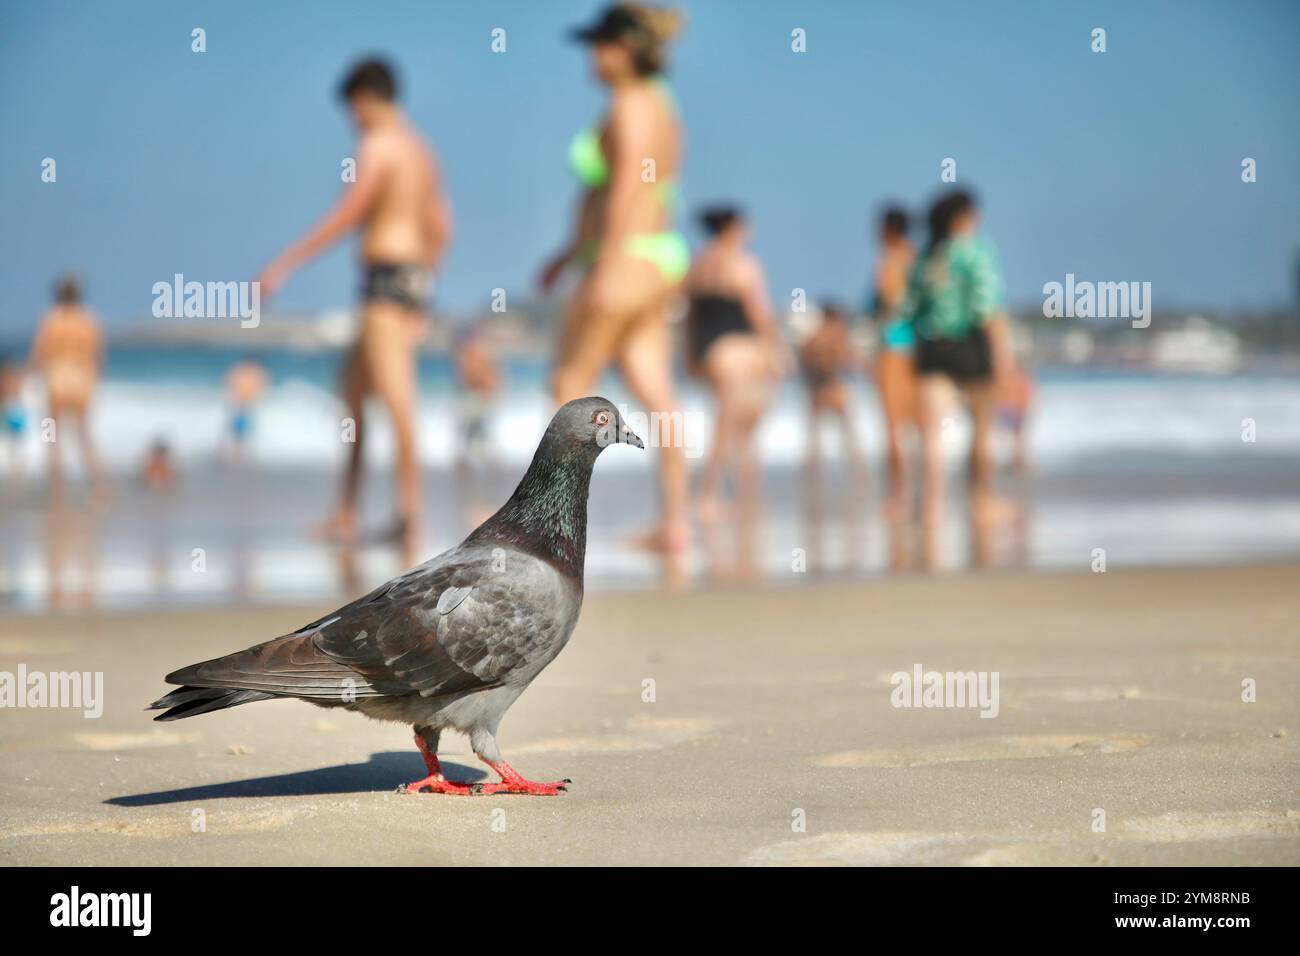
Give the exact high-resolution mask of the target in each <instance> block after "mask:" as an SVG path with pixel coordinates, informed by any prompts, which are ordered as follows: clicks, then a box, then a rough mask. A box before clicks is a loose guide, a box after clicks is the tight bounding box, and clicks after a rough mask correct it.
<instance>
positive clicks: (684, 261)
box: [577, 229, 691, 283]
mask: <svg viewBox="0 0 1300 956" xmlns="http://www.w3.org/2000/svg"><path fill="white" fill-rule="evenodd" d="M623 251H624V252H626V253H627V254H628V255H629V256H631V257H632V258H634V259H644V260H645V261H646V262H649V263H650V264H651V265H653V266H654V267H655V268H657V269H658V270H659V272H660V273H661V274H662V275H663V277H664V278H665V279H666V280H668V281H669V282H674V283H675V282H681V281H682V279H684V278H685V277H686V272H687V270H688V269H690V267H691V248H690V246H688V245H687V244H686V238H685V237H684V236H683V235H682V234H681V233H680V232H678V231H677V230H676V229H665V230H664V231H663V232H642V233H638V234H637V235H634V236H628V237H627V238H626V239H624V240H623ZM595 259H596V249H595V246H592V245H589V246H587V247H586V248H584V249H583V250H582V252H581V253H580V254H579V255H578V257H577V261H578V262H581V263H583V264H585V265H590V264H591V263H592V262H594V261H595Z"/></svg>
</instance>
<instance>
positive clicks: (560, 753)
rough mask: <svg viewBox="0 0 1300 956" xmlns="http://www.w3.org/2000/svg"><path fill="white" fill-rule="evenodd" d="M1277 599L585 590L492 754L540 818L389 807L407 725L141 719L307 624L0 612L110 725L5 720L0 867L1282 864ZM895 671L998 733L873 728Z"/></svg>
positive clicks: (1287, 834)
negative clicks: (929, 675) (533, 793)
mask: <svg viewBox="0 0 1300 956" xmlns="http://www.w3.org/2000/svg"><path fill="white" fill-rule="evenodd" d="M1298 575H1300V565H1296V564H1277V565H1256V566H1253V567H1232V568H1224V569H1177V570H1127V569H1112V570H1111V571H1109V572H1107V573H1105V574H1089V573H1068V574H1063V573H1024V572H1014V573H1012V572H1007V573H990V574H964V575H954V576H947V577H920V576H915V577H899V578H895V579H891V580H887V581H875V582H867V583H856V584H834V583H817V584H804V585H788V586H782V587H777V586H768V587H766V588H764V589H761V590H758V589H755V590H722V591H714V592H709V593H691V594H685V595H681V596H677V597H672V598H666V597H665V596H663V595H661V594H658V593H637V594H630V595H624V596H618V595H612V594H601V595H592V596H590V597H589V598H588V603H587V608H586V610H585V612H584V615H583V618H582V621H581V623H580V625H579V628H578V631H577V633H576V634H575V636H574V638H573V641H572V642H571V644H570V645H569V647H568V648H567V649H566V650H565V652H564V653H563V654H562V655H561V656H560V658H559V659H558V660H557V661H556V663H555V664H554V665H552V667H551V668H550V669H549V670H548V671H546V672H545V673H544V674H543V675H542V676H541V677H540V678H539V679H538V681H537V682H536V683H535V684H534V685H533V687H532V688H530V689H529V690H528V691H527V692H526V693H525V694H524V696H523V697H522V698H521V699H520V701H519V702H518V703H517V704H516V705H515V707H514V708H513V709H512V710H511V711H510V712H509V714H508V715H507V717H506V719H505V722H504V723H503V725H502V729H501V734H500V737H499V739H500V742H501V745H502V748H503V750H504V752H505V754H506V757H507V759H509V760H510V761H511V762H512V763H513V764H514V765H515V766H516V767H517V768H518V769H520V770H521V772H523V773H525V774H526V775H529V776H532V777H534V778H535V779H555V778H557V777H565V776H567V777H571V778H572V779H573V781H574V782H573V785H572V788H571V790H570V792H569V793H567V794H565V795H563V796H560V797H556V798H527V797H477V798H458V797H447V796H435V795H432V794H420V795H399V794H397V793H394V792H393V790H394V788H395V787H396V786H397V785H398V784H399V783H401V782H403V781H405V780H410V779H414V778H415V777H416V776H419V775H422V774H421V770H422V764H421V761H420V758H419V756H418V754H417V753H416V751H415V749H414V748H413V747H412V746H411V743H410V735H409V732H408V730H407V729H406V728H403V727H401V726H399V725H395V724H378V723H373V722H370V721H367V720H366V719H364V718H362V717H360V716H357V715H354V714H347V713H343V712H331V711H325V710H320V709H317V708H313V707H310V706H308V705H305V704H301V703H296V702H272V703H262V704H255V705H251V706H247V707H241V708H237V709H234V710H231V711H227V712H223V713H219V714H212V715H206V716H203V717H199V718H195V719H193V720H186V721H179V722H175V723H168V724H159V723H154V722H152V721H151V720H150V719H149V717H150V715H149V714H147V713H145V712H144V711H143V710H142V709H141V708H142V707H143V706H144V705H145V704H146V703H148V702H149V701H150V700H152V699H154V698H155V697H157V696H158V695H159V693H160V692H161V691H162V690H163V689H164V685H163V684H162V682H161V676H162V675H163V674H164V673H165V672H167V671H168V670H170V669H172V668H174V667H176V666H178V665H182V664H186V663H189V662H191V661H194V660H199V659H202V658H206V657H211V656H216V655H218V654H221V653H224V652H227V651H230V650H234V649H237V648H240V647H243V646H246V645H247V644H250V643H253V642H256V641H258V640H262V639H265V638H269V637H272V636H275V635H276V634H280V633H284V632H287V631H289V630H292V629H293V628H295V627H297V626H299V625H301V624H302V623H304V622H305V621H307V620H309V619H310V618H312V617H314V616H316V615H317V614H318V613H319V612H321V611H323V610H327V609H328V608H327V607H325V606H321V605H316V606H310V607H302V608H296V609H295V608H275V609H259V608H247V609H233V610H219V611H191V610H185V611H179V610H170V611H156V612H147V613H135V612H132V613H93V614H86V615H56V616H46V617H35V616H32V617H23V616H9V617H4V618H0V670H4V671H10V672H13V671H16V669H17V667H18V665H19V664H25V665H26V666H27V668H28V669H29V670H40V671H58V670H73V669H75V670H92V671H101V670H102V671H103V672H104V675H105V678H104V679H105V705H104V713H103V716H102V717H101V718H100V719H97V720H95V719H85V718H84V717H82V715H81V713H80V712H79V711H72V710H55V709H18V710H6V711H0V806H3V808H4V810H3V814H2V815H0V863H3V864H7V865H15V864H56V863H57V864H79V865H106V864H128V865H129V864H173V865H176V864H207V865H211V864H253V865H256V864H290V865H310V864H369V865H404V864H461V863H472V864H496V865H526V864H551V863H573V864H886V865H889V864H901V865H913V864H969V865H1020V864H1031V865H1033V864H1060V865H1082V866H1095V865H1114V866H1128V865H1142V864H1174V865H1182V864H1226V865H1259V864H1292V865H1294V864H1297V863H1300V788H1298V787H1297V784H1300V759H1298V758H1300V746H1298V740H1300V695H1297V693H1296V690H1297V687H1300V639H1298V636H1297V632H1296V621H1297V620H1300V590H1298V589H1297V588H1296V587H1295V582H1296V580H1297V578H1298ZM916 664H920V665H922V667H923V668H924V669H925V670H927V671H928V670H937V671H990V672H992V671H996V672H998V674H999V677H1000V684H999V689H1000V697H999V709H998V715H997V716H996V717H995V718H992V719H983V718H981V717H980V716H979V712H978V710H976V709H971V708H919V709H918V708H896V707H894V706H892V705H891V692H892V690H893V688H892V687H891V685H890V675H891V674H892V673H894V672H896V671H908V672H910V671H912V669H913V667H914V665H916ZM1245 679H1253V680H1254V681H1255V682H1256V685H1257V701H1256V702H1254V703H1245V702H1243V701H1242V681H1243V680H1245ZM647 681H653V701H649V700H646V699H645V698H646V697H647V696H650V695H649V693H648V691H647V690H646V688H647V687H649V686H650V685H648V684H646V682H647ZM443 743H444V750H443V756H444V758H445V760H444V762H445V765H446V766H448V767H449V772H450V774H451V775H453V776H460V777H462V778H466V779H469V778H477V777H480V776H481V775H482V768H480V766H479V765H478V762H477V761H476V760H475V759H474V757H473V756H472V754H470V753H469V749H468V745H467V742H466V741H465V740H463V739H462V738H459V737H455V736H448V737H446V738H444V742H443ZM1099 810H1100V811H1104V823H1105V830H1104V832H1097V831H1096V830H1095V829H1094V827H1095V825H1096V821H1098V820H1099V819H1100V817H1099V815H1098V813H1097V811H1099ZM200 820H201V822H202V824H203V825H202V827H201V828H200V827H199V825H198V822H199V821H200ZM800 820H803V821H805V822H806V829H805V830H803V831H799V830H798V829H797V828H796V827H797V825H798V822H799V821H800ZM196 830H198V832H195V831H196Z"/></svg>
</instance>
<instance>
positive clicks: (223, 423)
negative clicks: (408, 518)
mask: <svg viewBox="0 0 1300 956" xmlns="http://www.w3.org/2000/svg"><path fill="white" fill-rule="evenodd" d="M460 403H461V399H460V397H459V396H458V395H456V394H454V393H453V392H451V391H449V390H444V391H437V392H426V393H424V394H422V395H421V398H420V407H419V422H418V444H419V449H420V457H421V460H422V462H423V463H424V464H425V465H426V466H429V467H445V466H447V465H449V464H450V463H451V462H452V461H453V460H454V458H455V456H456V454H457V450H458V447H459V434H460V425H459V420H460V409H461V404H460ZM683 405H684V411H685V413H686V423H687V445H688V455H689V456H690V457H693V458H696V457H699V456H700V455H703V454H705V453H707V450H708V448H709V444H710V442H711V441H712V437H713V418H712V415H713V412H712V405H711V403H710V401H709V398H708V395H707V394H706V393H705V392H704V391H703V390H702V389H700V388H699V387H698V386H694V385H692V386H690V387H688V388H687V389H685V390H684V393H683ZM853 406H854V412H855V414H854V421H855V426H856V428H857V440H858V442H859V444H860V446H862V447H864V448H865V449H866V451H867V453H868V454H869V456H870V457H872V458H878V457H879V456H880V454H881V448H882V437H883V428H882V424H881V417H880V410H879V404H878V403H877V401H876V399H875V396H874V394H872V393H870V392H869V390H868V389H866V388H865V386H863V385H862V383H855V387H854V389H853ZM37 407H38V406H37ZM372 409H373V411H374V412H377V414H372V415H371V416H370V418H369V419H368V428H369V430H368V432H367V434H366V446H367V448H366V456H367V459H368V460H370V461H377V462H385V461H391V460H392V456H393V454H394V442H393V434H392V429H391V427H390V426H389V423H388V421H387V416H386V415H384V414H383V413H382V409H381V408H380V407H378V405H374V406H372ZM550 410H551V404H550V399H549V398H548V397H547V396H546V395H545V394H544V393H543V392H542V391H541V390H540V389H538V388H535V387H534V388H524V387H520V388H516V389H512V390H510V391H509V392H508V393H507V394H506V395H505V396H504V397H503V398H502V399H501V400H500V401H499V402H498V403H497V405H496V406H495V408H494V409H493V412H492V414H491V417H490V424H489V427H488V434H489V441H490V444H491V447H492V449H493V451H494V453H495V455H496V457H497V459H498V460H499V461H500V462H501V463H502V464H507V465H513V466H515V467H519V468H522V467H523V466H524V465H526V464H527V462H528V461H529V459H530V458H531V457H532V454H533V451H534V449H535V447H536V443H537V439H538V438H539V437H540V435H541V434H542V431H543V430H544V429H545V426H546V422H547V420H548V418H549V414H550ZM345 414H346V412H345V410H344V407H343V405H342V404H341V403H340V401H339V400H338V397H337V395H335V394H334V393H333V392H331V391H329V390H328V389H325V388H322V387H319V386H317V385H314V384H312V383H310V382H307V381H305V380H303V379H296V378H295V379H287V380H285V381H283V382H281V383H280V384H278V385H276V386H275V387H274V388H272V389H271V390H270V391H269V392H268V393H267V395H266V398H265V400H264V401H263V402H262V403H261V404H260V405H259V407H258V409H257V411H256V414H255V416H254V420H253V428H252V432H251V434H250V436H249V439H248V443H247V446H246V454H247V455H248V456H249V457H250V458H251V459H253V460H254V461H256V462H258V463H260V464H264V465H267V466H278V467H308V468H316V467H319V468H335V467H338V466H339V465H341V463H342V461H343V459H344V457H345V455H346V450H347V445H346V444H345V442H344V441H343V417H344V415H345ZM1244 419H1252V420H1253V421H1254V422H1255V427H1256V430H1257V443H1256V445H1255V446H1249V445H1246V444H1245V443H1243V441H1242V428H1243V425H1242V422H1243V420H1244ZM39 421H40V416H39V415H37V416H36V421H35V422H34V424H35V425H37V426H39ZM92 427H93V430H94V434H95V435H96V437H97V440H98V445H99V448H98V450H99V454H100V456H101V458H102V459H103V460H104V461H105V463H106V464H107V465H108V467H109V468H110V469H111V470H113V471H115V472H123V471H134V470H137V469H138V468H139V467H140V465H141V463H142V462H143V460H144V457H145V455H146V453H147V451H148V449H149V447H150V446H151V445H152V444H153V443H154V442H155V441H157V440H165V441H166V442H167V443H168V444H169V445H170V447H171V450H172V453H173V455H174V456H175V457H176V458H177V460H178V461H180V462H193V461H202V460H209V459H211V458H213V457H214V456H216V455H218V454H220V453H221V452H222V451H223V449H224V448H226V447H228V443H229V437H228V436H229V410H228V408H227V406H226V404H225V401H224V397H223V394H222V391H221V389H219V388H217V387H213V386H208V385H189V384H178V383H174V382H172V383H161V384H160V383H140V382H128V381H113V380H110V381H108V382H106V383H105V384H104V385H103V387H102V388H101V390H100V392H99V396H98V400H97V402H96V407H95V412H94V418H93V422H92ZM822 427H823V432H824V436H825V439H826V440H825V441H824V447H825V448H826V451H827V453H828V454H829V455H831V456H832V457H838V455H839V451H840V449H839V442H838V435H837V434H836V433H835V429H834V428H832V427H830V426H829V424H824V425H823V426H822ZM808 429H809V424H808V413H807V409H806V401H805V398H804V394H803V390H802V388H801V386H800V385H799V384H798V383H795V382H787V383H786V384H785V385H784V386H783V387H782V388H781V390H780V391H779V393H778V395H777V396H776V398H775V400H774V401H773V403H772V406H771V408H770V409H769V411H768V414H767V416H766V417H765V419H764V422H763V425H762V428H761V430H760V433H759V437H758V441H759V450H760V455H761V458H762V460H763V461H765V462H767V463H770V464H782V465H788V464H793V463H797V462H799V461H801V460H802V459H803V456H804V454H805V450H806V447H807V441H808ZM969 435H970V431H969V426H968V423H967V421H966V417H965V415H964V414H961V413H957V414H956V415H955V416H954V436H955V439H956V441H955V443H954V444H955V446H956V447H958V448H960V447H964V443H965V442H967V441H968V440H969ZM1030 447H1031V449H1032V451H1033V454H1034V457H1035V460H1036V462H1037V463H1038V465H1039V467H1040V468H1041V467H1048V468H1050V467H1051V466H1052V464H1053V463H1056V462H1062V461H1066V460H1069V459H1071V458H1075V457H1079V456H1084V455H1098V454H1106V453H1121V454H1122V453H1124V452H1141V453H1144V454H1152V453H1154V454H1159V453H1171V454H1227V453H1241V452H1242V451H1243V447H1244V448H1245V449H1246V450H1247V451H1250V450H1251V449H1252V448H1257V449H1259V450H1261V451H1266V452H1268V453H1269V454H1281V455H1300V382H1293V381H1290V380H1282V379H1265V380H1251V379H1246V378H1233V379H1205V380H1184V379H1175V380H1166V379H1159V378H1131V379H1130V378H1124V379H1103V380H1078V381H1052V382H1045V383H1042V384H1041V385H1040V387H1039V391H1038V399H1037V405H1036V407H1035V409H1034V411H1033V414H1032V416H1031V418H1030ZM23 454H24V456H25V457H26V458H27V459H28V460H29V462H30V464H31V465H32V466H34V467H36V468H37V469H39V468H41V467H43V466H44V463H45V455H44V454H43V450H42V445H41V442H40V436H39V427H34V428H31V429H29V430H28V432H27V435H26V439H25V442H24V446H23ZM606 457H607V459H608V460H606V461H602V465H601V467H602V468H605V469H622V468H633V469H635V468H649V467H653V461H652V459H651V458H650V457H649V456H640V455H611V456H606Z"/></svg>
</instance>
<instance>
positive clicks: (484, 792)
mask: <svg viewBox="0 0 1300 956" xmlns="http://www.w3.org/2000/svg"><path fill="white" fill-rule="evenodd" d="M479 759H480V760H482V759H483V758H481V757H480V758H479ZM483 762H484V763H485V764H487V765H488V766H489V767H491V768H492V769H493V770H495V771H496V772H497V773H499V774H500V775H501V782H500V783H476V784H473V788H474V793H476V794H478V795H479V796H485V797H487V796H492V795H493V794H497V793H526V794H531V795H532V796H535V797H555V796H559V795H560V794H561V793H563V792H564V791H565V790H566V789H568V785H569V784H571V783H572V782H573V781H572V780H568V779H564V780H556V781H555V782H554V783H538V782H537V781H535V780H525V779H524V778H523V777H521V776H519V771H517V770H515V768H514V767H512V766H510V764H508V763H506V762H505V761H504V760H503V761H501V762H500V763H492V762H491V761H488V760H483Z"/></svg>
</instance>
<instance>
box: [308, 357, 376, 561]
mask: <svg viewBox="0 0 1300 956" xmlns="http://www.w3.org/2000/svg"><path fill="white" fill-rule="evenodd" d="M339 384H340V386H341V388H342V392H343V401H344V403H345V404H346V405H347V412H348V417H349V418H350V419H351V420H352V434H351V438H352V442H351V444H350V447H349V448H348V460H347V464H346V465H345V466H344V471H343V489H342V494H341V496H340V498H339V503H338V507H337V508H335V510H334V514H333V515H331V516H330V517H329V518H327V519H326V520H325V521H324V522H322V523H321V524H320V525H319V526H318V527H317V529H316V532H317V534H318V535H319V536H320V537H323V538H328V539H331V540H338V541H344V542H351V541H353V540H354V539H355V538H356V531H357V497H358V495H359V494H360V492H361V466H362V463H363V462H364V460H365V455H364V453H363V452H364V448H363V445H364V437H365V399H366V393H367V392H368V391H369V383H368V376H367V375H366V362H365V356H364V354H363V352H362V348H361V340H360V339H359V338H358V340H357V341H356V343H354V344H353V346H352V348H351V349H350V350H349V351H348V355H347V358H346V359H345V360H344V363H343V371H342V374H341V375H340V376H339Z"/></svg>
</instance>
